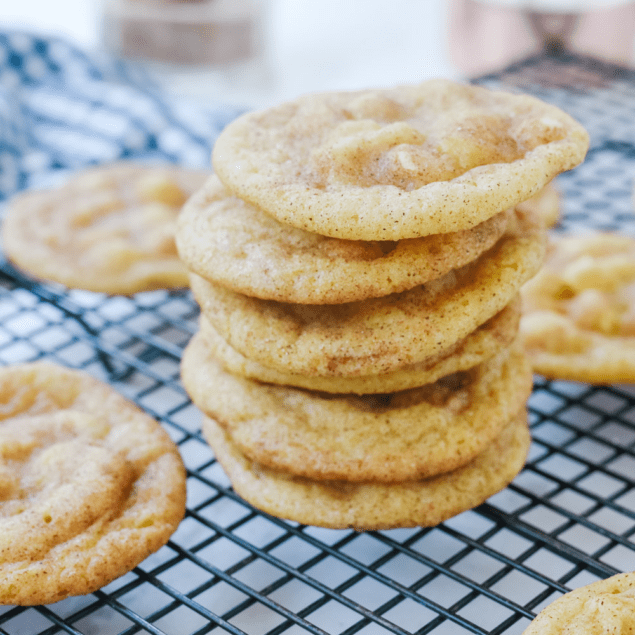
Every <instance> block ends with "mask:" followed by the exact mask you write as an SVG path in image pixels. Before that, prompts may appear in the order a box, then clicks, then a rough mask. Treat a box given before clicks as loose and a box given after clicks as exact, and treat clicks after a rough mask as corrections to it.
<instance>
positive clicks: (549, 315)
mask: <svg viewBox="0 0 635 635" xmlns="http://www.w3.org/2000/svg"><path fill="white" fill-rule="evenodd" d="M522 298H523V316H522V319H521V326H520V331H521V334H522V338H523V341H524V344H525V347H526V350H527V353H528V355H529V357H530V360H531V363H532V365H533V367H534V369H535V371H536V372H537V373H540V374H541V375H544V376H545V377H548V378H552V379H569V380H576V381H582V382H588V383H600V384H602V383H611V382H631V381H635V239H633V238H631V237H629V236H624V235H620V234H615V233H607V232H593V233H589V234H583V235H560V236H552V237H551V238H550V242H549V246H548V252H547V258H546V261H545V264H544V267H543V268H542V269H541V270H540V272H539V273H538V274H537V275H536V276H535V277H534V278H533V279H532V280H530V281H529V282H528V283H527V284H526V285H525V286H524V287H523V289H522Z"/></svg>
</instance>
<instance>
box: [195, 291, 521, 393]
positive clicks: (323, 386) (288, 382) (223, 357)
mask: <svg viewBox="0 0 635 635" xmlns="http://www.w3.org/2000/svg"><path fill="white" fill-rule="evenodd" d="M519 320H520V301H519V299H516V300H514V301H512V302H511V303H510V304H509V305H508V306H506V307H505V308H504V309H503V310H502V311H500V312H499V313H497V314H496V315H495V316H494V317H492V318H490V319H489V320H488V321H487V322H485V323H484V324H482V325H481V326H479V327H478V328H477V329H476V330H475V331H473V332H472V333H470V334H469V335H468V336H467V337H466V338H465V339H463V340H461V341H460V342H457V343H456V344H455V345H454V346H451V347H450V349H449V350H448V351H444V353H445V354H444V355H440V356H437V357H433V358H429V359H427V360H425V362H420V363H418V364H408V365H406V366H404V367H403V368H398V369H396V370H394V371H392V372H388V373H371V374H368V375H355V376H352V377H348V376H329V375H299V374H297V373H292V372H290V371H284V370H280V369H275V368H269V367H267V366H263V365H262V364H260V363H258V362H256V361H254V360H252V359H248V358H246V357H245V356H244V355H241V354H240V353H239V352H238V351H237V350H235V349H233V348H232V347H231V346H229V344H227V342H225V340H224V339H223V338H222V337H221V336H220V335H219V334H218V333H217V332H216V330H215V329H214V327H213V326H212V325H211V324H210V323H209V320H207V319H206V318H205V316H201V320H200V331H199V333H196V334H195V335H194V336H193V337H192V339H191V346H192V347H200V348H201V349H203V350H204V351H205V352H206V354H209V355H211V356H212V357H214V359H216V360H218V361H219V362H220V364H221V366H223V368H224V369H225V370H227V371H228V372H230V373H232V374H234V375H238V376H239V377H246V378H248V379H254V380H256V381H259V382H264V383H268V384H278V385H282V386H295V387H297V388H306V389H308V390H317V391H321V392H328V393H340V394H341V393H350V394H354V395H368V394H373V393H386V392H397V391H399V390H408V389H409V388H417V387H418V386H423V385H424V384H431V383H433V382H435V381H437V379H441V377H445V376H447V375H451V374H452V373H458V372H460V371H462V370H469V369H470V368H474V366H477V365H478V364H481V363H483V362H485V361H487V360H488V359H490V357H493V356H494V355H496V354H497V353H499V352H501V351H502V350H503V349H504V348H507V347H508V346H510V345H511V344H512V342H513V341H514V339H515V338H516V335H517V334H518V323H519Z"/></svg>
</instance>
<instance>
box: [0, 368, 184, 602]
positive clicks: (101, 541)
mask: <svg viewBox="0 0 635 635" xmlns="http://www.w3.org/2000/svg"><path fill="white" fill-rule="evenodd" d="M0 406H1V412H0V603H2V604H20V605H34V604H49V603H51V602H57V601H58V600H62V599H64V598H66V597H69V596H72V595H83V594H86V593H90V592H92V591H95V590H97V589H99V588H101V587H103V586H105V585H106V584H108V583H109V582H111V581H112V580H114V579H115V578H117V577H119V576H121V575H123V574H124V573H127V572H128V571H130V570H132V569H133V568H134V567H135V566H136V565H137V564H139V563H140V562H141V561H142V560H144V559H145V558H146V557H147V556H149V555H150V554H151V553H153V552H154V551H157V550H158V549H159V548H160V547H162V546H163V545H164V544H165V543H166V542H167V540H168V538H169V537H170V536H171V535H172V533H173V532H174V531H175V530H176V528H177V526H178V524H179V523H180V521H181V519H182V518H183V515H184V513H185V468H184V466H183V462H182V460H181V457H180V454H179V452H178V450H177V447H176V446H175V444H174V443H173V442H172V440H171V439H170V437H169V436H168V434H167V433H166V432H165V431H164V430H163V429H162V428H161V426H160V425H159V423H158V422H157V421H155V420H154V419H153V418H151V417H150V416H148V415H146V414H145V413H143V412H142V411H141V410H140V409H139V408H137V407H136V406H134V405H133V404H132V403H131V402H129V401H128V400H126V399H125V398H124V397H122V396H121V395H119V394H118V393H117V392H116V391H115V390H114V389H112V388H111V387H110V386H108V385H107V384H104V383H102V382H100V381H98V380H97V379H94V378H93V377H91V376H89V375H87V374H85V373H82V372H80V371H74V370H70V369H65V368H63V367H60V366H57V365H53V364H49V363H46V362H34V363H32V364H22V365H17V366H12V367H6V368H3V369H1V370H0Z"/></svg>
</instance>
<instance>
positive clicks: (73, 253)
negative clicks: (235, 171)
mask: <svg viewBox="0 0 635 635" xmlns="http://www.w3.org/2000/svg"><path fill="white" fill-rule="evenodd" d="M207 176H208V172H206V171H202V170H201V171H198V170H186V169H181V168H177V167H176V166H141V165H135V164H132V163H116V164H109V165H102V166H97V167H93V168H90V169H87V170H85V171H82V172H79V173H76V174H74V175H73V176H72V177H71V178H70V179H69V180H68V181H67V182H66V183H65V184H64V185H62V186H60V187H59V188H56V189H50V190H42V191H29V192H25V193H22V194H20V195H18V196H17V197H15V198H14V199H12V200H11V201H10V202H9V204H8V209H7V213H6V217H5V219H4V223H3V226H2V241H3V248H4V253H5V255H6V256H7V258H8V259H9V260H10V261H11V262H12V263H13V264H15V265H16V266H17V267H19V268H20V269H23V270H24V271H25V272H26V273H28V274H29V275H31V276H33V277H35V278H39V279H41V280H45V281H52V282H58V283H61V284H63V285H65V286H67V287H71V288H78V289H86V290H88V291H96V292H103V293H110V294H123V295H128V294H132V293H136V292H139V291H147V290H151V289H158V288H173V287H185V286H187V283H188V279H187V272H186V268H185V266H184V265H183V263H182V261H181V260H180V258H179V257H178V254H177V252H176V245H175V244H174V232H175V226H176V218H177V215H178V213H179V211H180V210H181V207H182V206H183V203H184V202H185V201H186V199H187V198H188V197H189V196H190V195H191V194H192V193H193V192H194V191H196V190H197V189H198V188H199V187H200V186H201V185H202V184H203V182H204V180H205V179H206V178H207Z"/></svg>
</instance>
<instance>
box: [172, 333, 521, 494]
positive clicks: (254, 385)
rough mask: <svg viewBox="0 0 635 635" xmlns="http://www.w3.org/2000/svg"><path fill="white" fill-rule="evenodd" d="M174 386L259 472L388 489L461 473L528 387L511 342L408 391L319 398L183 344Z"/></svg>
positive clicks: (502, 424) (507, 418)
mask: <svg viewBox="0 0 635 635" xmlns="http://www.w3.org/2000/svg"><path fill="white" fill-rule="evenodd" d="M181 377H182V380H183V384H184V386H185V388H186V390H187V391H188V393H189V394H190V396H191V397H192V401H193V402H194V403H195V404H196V405H197V406H198V408H199V409H200V410H201V411H202V412H203V413H205V414H207V415H208V416H210V417H211V418H213V419H214V420H215V421H217V422H218V423H219V425H221V427H223V428H224V429H225V430H226V431H227V433H228V435H229V437H230V438H231V440H232V442H233V443H234V445H236V447H237V448H238V449H239V450H240V452H241V453H242V454H244V455H245V456H246V457H247V458H249V459H250V460H252V461H255V462H257V463H258V464H259V465H261V466H266V467H269V468H272V469H277V470H280V471H283V472H286V473H289V474H294V475H296V476H304V477H307V478H311V479H318V480H324V479H328V480H345V481H348V482H360V481H365V482H374V483H380V482H381V483H391V482H392V483H394V482H399V481H405V480H415V479H417V480H418V479H422V478H427V477H430V476H436V475H437V474H441V473H444V472H449V471H451V470H454V469H456V468H458V467H460V466H462V465H465V464H466V463H468V462H469V461H471V460H472V459H474V458H475V457H476V456H477V455H478V454H480V453H481V452H483V451H484V450H485V447H486V446H487V445H488V444H489V443H491V442H492V441H493V439H494V438H495V437H497V436H498V435H499V434H500V433H501V431H502V430H503V428H504V427H505V426H506V425H507V424H508V423H509V421H510V420H511V419H512V417H513V416H514V415H515V414H516V413H517V412H518V408H519V404H522V403H525V402H526V401H527V398H528V397H529V394H530V392H531V388H532V373H531V368H530V366H529V364H528V363H527V360H526V357H525V355H524V352H523V350H522V347H521V346H520V345H518V344H517V343H516V344H515V345H513V346H512V347H511V348H508V349H505V350H503V351H502V352H500V353H499V354H498V355H496V356H495V357H494V358H492V359H490V360H488V361H487V362H484V363H483V364H479V365H478V366H476V367H474V368H472V369H470V370H468V371H463V372H460V373H454V374H452V375H450V376H446V377H443V378H441V379H439V380H438V381H436V382H434V383H432V384H427V385H424V386H420V387H418V388H413V389H410V390H405V391H400V392H395V393H381V394H375V395H361V396H358V395H346V394H326V393H318V392H314V391H307V390H302V389H298V388H292V387H287V386H276V385H271V384H262V383H260V382H255V381H252V380H249V379H245V378H242V377H237V376H234V375H232V374H230V373H228V372H225V371H224V370H223V369H222V367H221V365H220V364H219V363H218V362H216V361H215V360H214V359H213V358H212V357H211V355H209V354H208V352H207V351H206V350H205V349H204V348H203V347H200V346H196V345H195V344H194V345H191V344H190V345H189V346H188V347H187V348H186V350H185V353H184V356H183V360H182V363H181Z"/></svg>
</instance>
